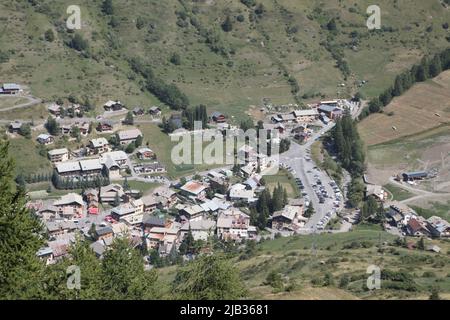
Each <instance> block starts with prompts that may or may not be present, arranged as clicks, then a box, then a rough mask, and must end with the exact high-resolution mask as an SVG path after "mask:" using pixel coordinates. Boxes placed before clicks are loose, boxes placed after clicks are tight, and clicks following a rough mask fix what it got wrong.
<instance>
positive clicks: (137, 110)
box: [133, 107, 145, 116]
mask: <svg viewBox="0 0 450 320" xmlns="http://www.w3.org/2000/svg"><path fill="white" fill-rule="evenodd" d="M144 113H145V110H144V108H141V107H136V108H134V109H133V114H134V115H135V116H142V115H143V114H144Z"/></svg>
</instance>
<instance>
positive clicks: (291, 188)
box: [263, 170, 300, 198]
mask: <svg viewBox="0 0 450 320" xmlns="http://www.w3.org/2000/svg"><path fill="white" fill-rule="evenodd" d="M263 178H264V180H265V182H266V186H267V188H268V189H269V190H270V192H272V191H273V189H274V188H275V187H276V186H277V185H278V183H279V184H281V186H282V187H283V188H285V189H286V191H287V193H288V197H290V198H297V197H298V196H299V194H300V192H299V189H298V187H297V185H296V184H295V180H294V178H293V177H292V175H291V174H290V173H289V172H287V171H286V170H280V171H279V172H278V174H277V175H274V176H264V177H263Z"/></svg>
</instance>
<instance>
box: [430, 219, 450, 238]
mask: <svg viewBox="0 0 450 320" xmlns="http://www.w3.org/2000/svg"><path fill="white" fill-rule="evenodd" d="M427 229H428V230H429V231H430V233H431V235H432V236H433V237H450V223H448V222H447V221H445V220H444V219H442V218H440V217H436V216H432V217H430V218H428V219H427Z"/></svg>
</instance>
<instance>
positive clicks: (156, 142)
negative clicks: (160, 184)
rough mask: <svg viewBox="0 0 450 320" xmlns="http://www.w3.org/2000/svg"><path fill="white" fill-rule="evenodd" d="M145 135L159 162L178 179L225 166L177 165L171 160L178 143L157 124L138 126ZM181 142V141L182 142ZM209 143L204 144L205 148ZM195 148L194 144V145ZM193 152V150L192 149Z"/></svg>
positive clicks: (204, 164) (171, 175)
mask: <svg viewBox="0 0 450 320" xmlns="http://www.w3.org/2000/svg"><path fill="white" fill-rule="evenodd" d="M137 127H138V128H139V129H140V130H141V131H142V133H143V134H144V144H148V146H149V147H150V148H151V149H152V150H153V151H155V153H156V155H157V158H158V161H160V162H161V163H162V164H164V165H165V166H166V169H167V175H168V176H169V177H172V178H178V177H182V176H186V175H190V174H195V173H196V172H201V171H206V170H209V169H212V168H216V167H223V166H224V164H223V163H221V164H207V163H202V164H195V165H194V164H179V165H178V164H175V163H174V162H173V161H172V159H171V154H172V149H173V147H174V146H175V145H177V143H178V142H177V141H171V137H169V136H168V135H167V134H165V133H164V132H162V131H161V129H160V128H159V126H158V125H156V124H145V125H137ZM180 141H181V140H180ZM208 144H209V143H204V145H203V146H204V147H205V146H207V145H208ZM192 147H193V144H192ZM192 150H193V149H192Z"/></svg>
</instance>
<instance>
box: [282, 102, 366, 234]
mask: <svg viewBox="0 0 450 320" xmlns="http://www.w3.org/2000/svg"><path fill="white" fill-rule="evenodd" d="M362 105H363V104H362ZM361 109H362V107H360V106H359V107H358V106H357V105H356V104H354V108H353V112H352V117H353V118H356V117H358V116H359V114H360V113H361ZM334 126H335V123H334V122H331V123H329V124H327V125H326V126H324V127H323V128H322V129H321V130H319V131H317V132H316V133H314V134H313V135H312V136H311V137H310V139H309V140H308V141H307V142H306V143H305V144H303V145H299V144H298V143H296V142H294V141H291V147H290V149H289V150H288V151H287V152H285V153H283V154H281V155H280V164H284V165H287V166H289V167H290V168H292V169H293V172H292V174H293V175H294V177H295V178H299V179H300V180H301V181H302V183H303V185H304V187H305V189H304V190H303V192H306V193H307V194H308V197H309V200H310V201H312V204H313V206H314V209H315V213H314V214H313V215H312V217H311V218H310V219H309V220H308V222H307V223H306V224H305V227H304V228H303V230H300V233H311V232H316V231H317V227H318V223H319V221H320V220H321V219H323V218H324V217H325V216H326V214H327V213H331V217H330V218H332V217H335V214H336V212H338V211H340V210H341V209H342V208H343V207H344V200H345V197H343V196H342V195H341V200H340V203H339V207H337V208H336V207H335V206H334V201H336V198H335V192H334V190H333V188H332V187H331V186H330V182H331V181H333V180H332V179H331V178H330V177H329V176H328V174H327V173H326V172H324V171H322V170H320V169H318V168H316V169H314V167H316V164H315V163H314V162H313V161H312V159H311V156H310V154H311V145H312V144H313V143H314V142H315V141H317V140H318V139H319V138H320V137H321V136H323V135H324V134H325V133H327V132H328V131H330V130H331V129H332V128H333V127H334ZM317 180H320V181H321V183H322V186H323V187H324V188H325V190H326V192H327V193H328V197H327V198H325V202H324V203H320V202H319V198H318V196H317V194H316V190H315V189H314V188H313V185H316V184H317ZM329 220H330V219H328V220H325V221H326V222H328V221H329ZM325 225H326V223H325V224H324V227H325ZM345 229H346V228H344V229H343V230H345ZM332 232H336V231H332ZM337 232H342V231H341V230H338V231H337Z"/></svg>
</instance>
